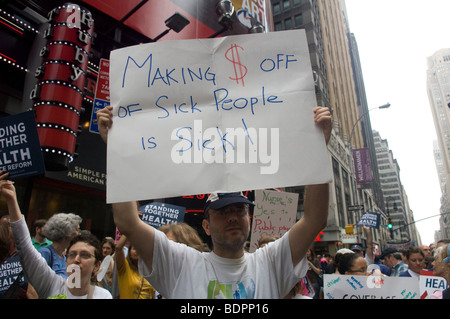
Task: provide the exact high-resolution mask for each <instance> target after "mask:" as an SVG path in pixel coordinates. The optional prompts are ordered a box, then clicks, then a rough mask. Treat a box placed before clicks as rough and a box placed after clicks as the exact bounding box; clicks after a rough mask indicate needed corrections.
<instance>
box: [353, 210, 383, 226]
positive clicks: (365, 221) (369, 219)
mask: <svg viewBox="0 0 450 319" xmlns="http://www.w3.org/2000/svg"><path fill="white" fill-rule="evenodd" d="M357 226H358V227H362V226H366V227H370V228H375V229H379V228H380V214H379V213H374V212H365V213H364V215H363V216H362V217H361V220H360V221H359V222H358V225H357Z"/></svg>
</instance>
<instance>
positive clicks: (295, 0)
mask: <svg viewBox="0 0 450 319" xmlns="http://www.w3.org/2000/svg"><path fill="white" fill-rule="evenodd" d="M301 3H302V1H301V0H294V7H296V6H299V5H300V4H301Z"/></svg>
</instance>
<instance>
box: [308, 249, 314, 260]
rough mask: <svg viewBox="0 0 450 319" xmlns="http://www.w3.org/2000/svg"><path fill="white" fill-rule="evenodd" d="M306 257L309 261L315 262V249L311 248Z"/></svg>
mask: <svg viewBox="0 0 450 319" xmlns="http://www.w3.org/2000/svg"><path fill="white" fill-rule="evenodd" d="M306 257H307V258H308V260H314V259H315V258H316V253H315V252H314V249H312V248H309V249H308V251H307V252H306Z"/></svg>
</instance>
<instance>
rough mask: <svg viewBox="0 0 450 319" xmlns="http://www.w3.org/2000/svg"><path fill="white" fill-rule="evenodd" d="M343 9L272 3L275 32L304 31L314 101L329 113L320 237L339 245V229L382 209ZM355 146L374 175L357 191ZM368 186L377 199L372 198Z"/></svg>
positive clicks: (284, 0) (328, 2) (304, 1)
mask: <svg viewBox="0 0 450 319" xmlns="http://www.w3.org/2000/svg"><path fill="white" fill-rule="evenodd" d="M345 11H346V8H345V2H344V1H340V0H272V13H273V21H274V30H275V31H281V30H289V29H304V30H305V31H306V34H307V39H308V45H309V49H310V57H311V64H312V68H313V72H314V75H315V80H316V97H317V103H318V104H320V105H324V106H328V107H330V108H331V109H332V110H333V118H334V130H333V136H332V138H331V140H330V143H329V147H328V149H329V152H330V157H331V163H332V168H333V173H334V178H333V188H334V189H333V192H332V194H331V202H332V206H333V209H330V212H329V220H328V225H329V226H328V227H327V229H326V230H325V235H324V238H325V239H326V240H329V241H330V242H333V241H340V239H341V238H342V236H341V235H342V234H341V230H342V229H343V228H344V227H345V226H346V225H353V224H356V223H357V222H358V221H359V218H360V217H361V214H362V213H363V212H364V211H367V210H371V211H380V208H382V207H383V206H384V204H383V197H382V194H381V191H380V187H379V179H378V174H377V172H378V169H377V167H376V164H377V162H376V154H375V147H374V145H373V138H372V128H371V125H370V119H369V117H368V105H367V100H366V95H365V88H364V81H363V79H362V70H361V65H360V61H359V53H358V49H357V44H356V40H355V37H354V36H353V35H352V34H351V33H350V31H349V27H348V23H347V21H346V13H345ZM362 114H365V116H363V117H361V115H362ZM357 148H369V150H370V152H371V157H372V166H373V168H372V170H373V171H374V172H375V174H374V182H372V183H370V184H369V185H365V186H367V187H357V185H356V182H355V177H354V176H355V175H354V169H353V167H352V166H353V163H352V149H357ZM374 188H375V189H376V190H377V191H378V193H377V194H378V196H374V195H373V194H374V191H373V189H374ZM376 198H377V199H376ZM361 206H363V207H364V208H362V209H361V210H355V207H361ZM373 237H374V238H376V241H377V243H381V242H382V240H381V239H382V238H383V236H382V234H381V232H374V234H373ZM364 240H365V239H364V238H360V241H361V242H364Z"/></svg>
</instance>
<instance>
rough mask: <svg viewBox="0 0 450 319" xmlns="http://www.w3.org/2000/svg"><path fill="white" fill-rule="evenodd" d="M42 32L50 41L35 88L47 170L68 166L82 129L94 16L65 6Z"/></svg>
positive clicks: (51, 15)
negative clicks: (81, 121) (80, 122)
mask: <svg viewBox="0 0 450 319" xmlns="http://www.w3.org/2000/svg"><path fill="white" fill-rule="evenodd" d="M48 17H49V27H48V28H46V29H45V30H44V31H43V32H42V33H43V37H44V38H45V39H47V43H46V44H45V46H44V47H43V48H42V49H41V50H40V52H39V55H40V56H41V57H42V63H41V65H40V66H39V67H38V68H37V69H36V71H35V76H36V77H37V78H38V82H37V84H36V85H35V87H34V88H33V90H31V92H30V98H31V99H32V100H34V102H33V108H34V110H35V113H36V125H37V128H38V134H39V141H40V143H41V149H42V153H43V155H44V161H45V165H46V169H47V170H50V171H61V170H66V169H67V168H68V165H69V163H70V162H72V161H73V157H74V154H75V149H76V138H77V135H78V134H79V133H80V132H81V128H80V126H79V120H80V114H81V111H82V103H83V99H85V98H86V97H85V96H84V85H85V81H86V76H87V72H88V65H90V64H89V63H88V57H89V51H90V48H91V40H92V34H93V25H94V20H93V18H92V15H91V13H90V12H89V11H87V10H85V9H81V8H80V7H79V6H78V5H72V4H68V5H63V6H59V7H57V8H55V9H53V10H52V11H51V12H50V13H49V15H48Z"/></svg>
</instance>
